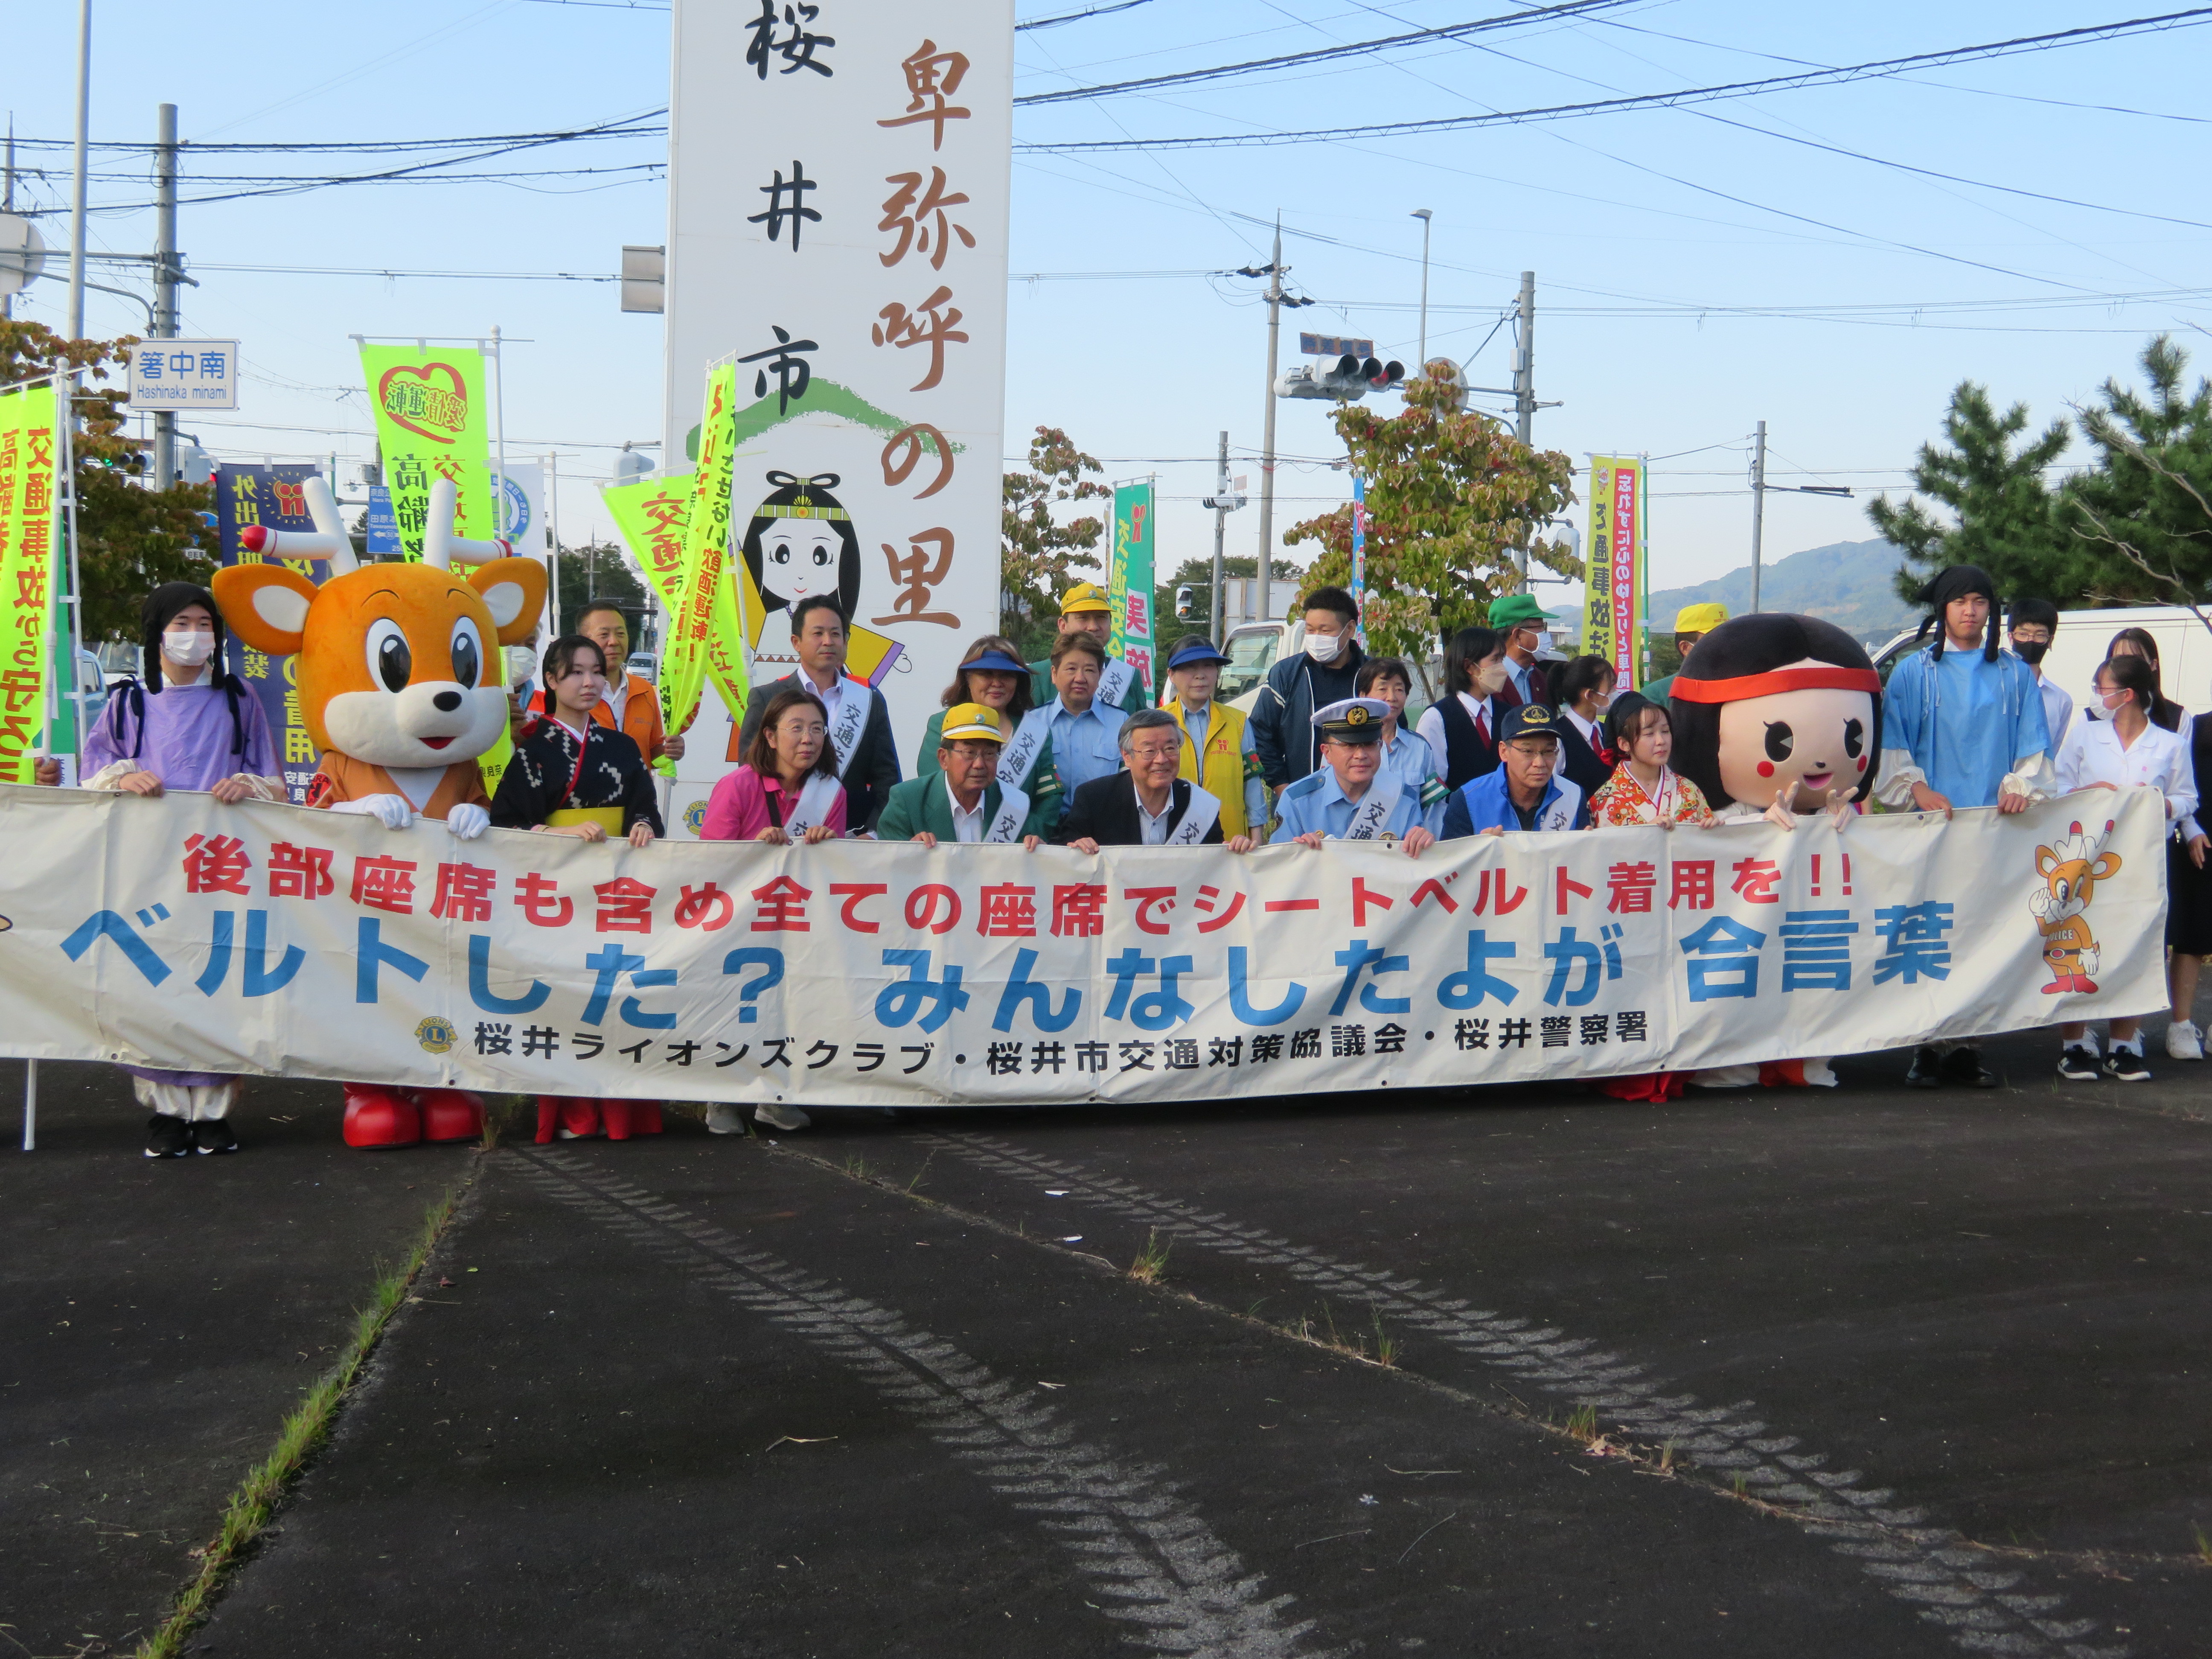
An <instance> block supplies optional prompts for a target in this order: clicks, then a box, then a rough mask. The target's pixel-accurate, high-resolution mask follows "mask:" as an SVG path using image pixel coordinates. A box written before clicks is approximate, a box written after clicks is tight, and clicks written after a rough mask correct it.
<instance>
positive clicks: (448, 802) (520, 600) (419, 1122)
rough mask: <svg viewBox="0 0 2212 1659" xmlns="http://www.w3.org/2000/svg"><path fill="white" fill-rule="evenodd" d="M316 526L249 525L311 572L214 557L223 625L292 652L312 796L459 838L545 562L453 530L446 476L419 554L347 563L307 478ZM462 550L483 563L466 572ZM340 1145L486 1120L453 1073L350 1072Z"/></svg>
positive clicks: (486, 818) (350, 557) (248, 537)
mask: <svg viewBox="0 0 2212 1659" xmlns="http://www.w3.org/2000/svg"><path fill="white" fill-rule="evenodd" d="M454 495H455V491H454V488H453V483H452V481H451V480H449V479H441V480H439V481H438V482H437V483H434V484H432V485H431V486H430V501H429V518H428V524H427V525H426V526H425V532H424V535H423V538H422V562H421V563H419V564H374V565H369V566H367V567H365V568H364V567H359V566H357V565H356V562H355V559H354V554H353V545H352V543H351V541H350V540H349V538H347V536H346V534H345V531H344V526H343V522H342V521H341V520H340V519H339V518H338V513H337V503H336V502H335V501H332V500H331V494H330V489H329V486H328V485H326V484H325V483H323V481H322V480H321V479H319V478H310V479H309V480H308V481H307V503H308V508H309V511H310V512H311V513H313V517H314V520H315V532H314V533H313V534H312V535H309V534H298V533H291V532H281V533H280V532H272V531H270V530H269V529H267V528H266V526H249V527H248V528H247V530H246V532H245V534H244V535H243V536H242V537H241V538H240V540H241V541H242V542H243V543H244V544H245V545H246V550H248V551H249V552H253V553H258V554H260V555H261V556H263V557H264V559H327V560H329V561H330V568H331V577H330V580H328V581H326V582H325V583H324V584H323V585H322V586H320V587H318V586H315V584H314V583H313V582H312V581H310V580H307V577H305V576H303V575H301V574H299V573H298V572H297V571H295V570H293V569H290V568H287V567H286V566H284V565H282V564H274V563H263V564H240V565H233V566H231V567H229V568H226V569H223V570H219V571H217V572H216V577H215V582H214V588H215V597H216V603H217V604H219V605H221V606H222V615H223V620H224V621H225V622H227V623H229V625H230V629H231V631H232V632H233V633H234V634H236V635H238V637H239V638H240V640H242V641H245V642H246V644H247V645H248V646H250V647H252V648H253V649H254V650H256V651H263V652H266V653H269V654H270V656H283V655H288V654H292V653H296V654H297V655H298V657H299V659H300V661H299V676H298V678H299V686H300V713H301V720H302V721H303V722H304V723H305V725H306V726H307V735H308V737H309V738H313V741H314V743H315V745H316V747H318V748H319V749H320V750H322V751H323V759H322V764H321V766H320V767H319V769H317V771H316V773H315V777H314V781H313V782H312V783H311V784H310V785H309V786H308V787H307V805H310V806H319V807H324V808H326V809H328V810H329V811H333V812H349V813H358V814H361V815H363V816H366V817H374V818H375V819H376V820H377V821H378V822H379V823H382V824H383V825H384V827H385V828H386V829H405V828H407V827H408V826H409V825H410V824H411V823H413V822H414V821H415V820H416V818H417V817H425V818H438V819H441V820H443V822H444V823H445V825H446V828H447V829H448V830H450V831H451V832H452V833H453V835H454V836H456V837H458V838H459V839H460V840H462V841H473V840H475V839H476V838H477V836H481V835H482V834H483V832H484V830H485V829H486V827H487V826H489V823H490V822H491V815H490V811H489V799H487V797H486V796H485V794H484V787H483V774H482V773H481V772H480V771H479V770H478V769H477V757H479V756H481V755H483V753H485V752H486V751H487V750H490V749H491V748H493V747H494V746H495V744H497V743H498V742H499V740H500V738H502V737H504V736H506V735H507V691H506V690H505V688H504V687H502V686H501V684H500V661H501V659H500V657H499V654H498V653H499V648H500V647H501V646H509V645H520V644H522V643H524V642H525V641H527V640H528V639H529V638H530V635H531V633H532V630H533V629H535V628H536V627H537V625H538V611H539V610H540V609H541V608H542V607H543V606H544V603H545V567H544V565H543V564H541V563H539V562H538V561H537V560H535V559H522V558H510V557H508V556H507V544H506V543H504V542H467V541H463V540H461V539H460V538H458V537H456V536H454V535H453V509H454ZM457 561H466V562H471V563H474V564H475V565H476V567H477V568H476V569H475V570H474V571H473V572H472V573H471V574H469V575H468V576H467V577H466V578H465V579H464V578H463V577H461V576H459V575H456V574H454V573H453V564H454V563H455V562H457ZM345 1102H346V1109H345V1140H346V1145H348V1146H410V1145H412V1144H413V1143H414V1142H416V1141H418V1140H466V1139H472V1138H473V1137H475V1136H477V1135H478V1134H480V1133H483V1100H482V1098H481V1097H478V1096H477V1095H474V1094H471V1093H470V1092H469V1091H466V1090H462V1089H413V1088H399V1087H395V1086H387V1085H381V1084H372V1083H349V1084H347V1085H345Z"/></svg>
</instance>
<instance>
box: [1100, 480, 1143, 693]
mask: <svg viewBox="0 0 2212 1659" xmlns="http://www.w3.org/2000/svg"><path fill="white" fill-rule="evenodd" d="M1106 599H1107V603H1108V604H1109V605H1112V606H1113V607H1114V632H1113V635H1112V637H1111V638H1110V639H1109V641H1108V642H1107V647H1106V648H1107V649H1108V650H1109V651H1110V652H1112V653H1114V655H1115V656H1117V657H1119V658H1120V659H1121V660H1122V661H1123V662H1126V663H1127V664H1128V665H1129V666H1130V667H1131V668H1132V669H1133V670H1134V671H1136V675H1137V684H1139V685H1141V686H1143V687H1144V688H1145V699H1146V702H1151V701H1152V691H1153V680H1154V678H1155V676H1154V674H1153V672H1152V644H1153V641H1152V485H1151V484H1150V483H1138V484H1116V485H1115V486H1114V562H1113V565H1112V567H1111V568H1110V570H1109V574H1108V576H1107V579H1106Z"/></svg>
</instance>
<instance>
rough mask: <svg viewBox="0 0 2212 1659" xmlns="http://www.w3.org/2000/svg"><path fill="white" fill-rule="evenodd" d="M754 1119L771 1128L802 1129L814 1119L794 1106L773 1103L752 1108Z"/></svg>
mask: <svg viewBox="0 0 2212 1659" xmlns="http://www.w3.org/2000/svg"><path fill="white" fill-rule="evenodd" d="M753 1117H754V1119H755V1120H756V1121H758V1122H762V1123H765V1124H767V1125H768V1127H769V1128H771V1129H804V1128H805V1127H806V1126H807V1125H808V1124H810V1123H811V1122H813V1121H814V1120H813V1119H812V1118H811V1117H809V1116H807V1115H806V1114H805V1113H804V1112H802V1111H800V1110H799V1108H798V1107H796V1106H781V1105H777V1104H775V1103H766V1104H763V1105H759V1106H756V1107H754V1108H753Z"/></svg>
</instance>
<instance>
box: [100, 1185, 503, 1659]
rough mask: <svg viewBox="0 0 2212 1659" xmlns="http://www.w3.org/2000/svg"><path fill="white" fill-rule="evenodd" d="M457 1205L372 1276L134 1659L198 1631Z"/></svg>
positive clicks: (447, 1206) (433, 1213)
mask: <svg viewBox="0 0 2212 1659" xmlns="http://www.w3.org/2000/svg"><path fill="white" fill-rule="evenodd" d="M459 1202H460V1191H459V1188H454V1189H453V1190H452V1191H449V1192H448V1193H447V1194H446V1195H445V1197H444V1198H442V1199H441V1200H439V1201H438V1202H437V1203H435V1204H434V1205H432V1206H430V1211H429V1213H428V1215H426V1216H424V1217H423V1218H422V1229H421V1231H419V1232H417V1233H416V1237H415V1243H414V1246H413V1248H412V1249H410V1250H409V1251H408V1253H407V1260H406V1261H404V1263H402V1264H401V1265H400V1266H399V1267H397V1268H395V1269H394V1270H392V1271H391V1272H389V1273H384V1274H382V1275H380V1277H379V1278H378V1279H377V1281H376V1285H375V1287H374V1289H373V1290H371V1291H370V1292H369V1297H368V1305H367V1306H366V1307H363V1308H360V1309H357V1310H356V1311H355V1314H354V1328H353V1333H352V1334H351V1336H349V1338H348V1339H347V1340H346V1341H345V1342H344V1343H343V1346H342V1348H341V1352H340V1353H339V1355H338V1358H337V1363H336V1364H333V1365H332V1366H331V1368H330V1370H327V1371H325V1372H324V1373H323V1374H322V1376H319V1377H318V1378H316V1380H315V1381H314V1383H313V1384H311V1385H310V1386H309V1388H308V1389H307V1393H306V1395H303V1396H302V1397H301V1401H300V1403H299V1404H298V1405H297V1406H295V1407H293V1409H292V1411H291V1413H289V1415H288V1416H287V1417H286V1418H285V1419H284V1422H283V1426H282V1427H281V1428H280V1429H279V1430H278V1431H277V1432H276V1445H275V1447H274V1448H272V1449H270V1453H269V1455H268V1456H266V1457H264V1458H263V1459H262V1460H261V1462H258V1463H257V1464H255V1465H254V1466H253V1468H251V1469H248V1470H247V1471H246V1478H245V1479H244V1480H241V1481H240V1482H239V1485H238V1490H237V1491H235V1492H233V1493H232V1494H231V1495H230V1502H229V1503H228V1504H227V1505H226V1506H225V1507H224V1509H223V1512H222V1523H221V1525H220V1527H219V1528H218V1529H217V1531H216V1535H215V1538H214V1540H213V1541H211V1542H210V1543H209V1544H207V1545H206V1546H205V1547H204V1548H202V1549H200V1550H198V1551H196V1552H195V1553H197V1555H198V1556H199V1558H200V1570H199V1572H198V1573H197V1576H196V1577H194V1578H193V1579H192V1581H191V1583H188V1584H186V1585H185V1588H184V1589H183V1590H181V1591H180V1592H179V1594H178V1596H177V1601H176V1606H175V1607H173V1609H171V1611H170V1613H169V1616H168V1618H167V1619H166V1620H163V1621H162V1624H161V1628H160V1629H159V1630H157V1631H155V1632H154V1633H153V1634H152V1635H151V1636H149V1637H148V1638H146V1640H145V1641H144V1642H143V1643H141V1644H139V1647H138V1650H137V1654H136V1655H135V1656H134V1659H173V1656H175V1655H177V1654H179V1653H181V1652H183V1651H184V1648H185V1640H186V1638H189V1637H190V1636H191V1633H192V1632H194V1631H195V1630H197V1628H198V1627H199V1626H200V1623H201V1621H202V1620H204V1619H205V1618H206V1617H207V1615H208V1610H209V1608H210V1606H211V1605H212V1604H213V1602H214V1601H215V1598H216V1596H217V1595H221V1594H222V1589H223V1587H224V1585H225V1584H227V1583H228V1582H229V1580H230V1577H231V1575H232V1574H233V1573H234V1572H236V1571H238V1569H239V1567H240V1565H242V1564H243V1563H244V1561H245V1559H246V1556H247V1554H248V1553H251V1552H252V1548H253V1545H254V1541H256V1540H257V1539H258V1538H259V1537H260V1535H261V1534H262V1533H263V1531H264V1530H265V1529H266V1528H267V1527H268V1525H269V1522H270V1519H271V1517H272V1516H275V1514H276V1509H277V1506H278V1505H279V1504H282V1503H283V1499H284V1495H285V1493H286V1492H288V1491H289V1489H290V1487H291V1485H292V1483H293V1482H294V1481H295V1480H297V1479H298V1478H299V1476H300V1472H301V1469H303V1468H305V1467H306V1466H307V1460H308V1459H309V1458H310V1457H312V1456H313V1455H314V1454H315V1451H316V1449H318V1448H319V1447H320V1446H321V1445H322V1443H323V1442H324V1441H325V1439H326V1438H328V1437H329V1435H330V1431H331V1423H332V1422H333V1421H334V1420H335V1419H337V1413H338V1408H339V1407H341V1406H342V1405H343V1403H344V1401H345V1396H346V1394H347V1391H348V1390H349V1389H351V1388H352V1386H353V1384H354V1381H355V1379H356V1377H358V1376H360V1375H361V1369H362V1366H363V1365H365V1364H368V1357H369V1355H370V1354H371V1353H372V1352H374V1351H375V1348H376V1345H377V1342H378V1340H379V1339H380V1338H381V1337H382V1336H383V1334H384V1329H385V1327H386V1326H387V1325H389V1324H390V1323H391V1322H392V1315H393V1314H395V1313H397V1312H398V1310H399V1309H400V1306H401V1304H404V1302H405V1301H406V1300H407V1290H408V1286H409V1285H412V1284H413V1283H414V1282H415V1276H416V1274H417V1273H420V1272H421V1271H422V1264H423V1262H424V1261H428V1259H429V1255H430V1251H431V1249H433V1248H434V1247H435V1245H436V1243H437V1242H438V1238H439V1235H440V1234H441V1233H443V1232H444V1231H445V1230H446V1224H447V1222H449V1221H450V1220H452V1219H453V1210H454V1208H455V1206H457V1205H458V1204H459Z"/></svg>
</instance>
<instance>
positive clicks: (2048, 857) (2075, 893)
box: [2027, 820, 2120, 997]
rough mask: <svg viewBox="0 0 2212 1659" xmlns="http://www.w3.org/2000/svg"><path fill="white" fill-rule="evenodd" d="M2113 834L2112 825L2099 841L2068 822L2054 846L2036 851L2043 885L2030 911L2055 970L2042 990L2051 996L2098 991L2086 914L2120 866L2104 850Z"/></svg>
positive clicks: (2030, 901) (2094, 948) (2030, 902)
mask: <svg viewBox="0 0 2212 1659" xmlns="http://www.w3.org/2000/svg"><path fill="white" fill-rule="evenodd" d="M2111 834H2112V823H2111V822H2110V821H2109V820H2108V821H2107V822H2106V824H2105V828H2104V830H2103V833H2102V834H2100V835H2097V836H2087V835H2084V834H2083V833H2082V830H2081V825H2080V824H2078V823H2069V824H2068V825H2067V826H2066V833H2065V834H2064V835H2063V836H2057V837H2056V838H2055V839H2054V840H2053V841H2052V842H2051V845H2050V846H2048V847H2039V848H2036V849H2035V873H2036V874H2037V875H2038V876H2039V877H2041V878H2043V884H2042V885H2041V886H2039V887H2037V888H2035V889H2034V890H2033V891H2031V892H2030V893H2029V894H2028V896H2027V908H2029V909H2030V910H2031V911H2033V913H2034V915H2035V925H2036V927H2037V928H2038V929H2039V930H2040V931H2041V933H2042V934H2043V960H2044V964H2045V966H2046V967H2048V968H2049V969H2051V983H2050V984H2048V985H2046V986H2045V987H2043V994H2044V995H2045V996H2047V997H2055V996H2058V995H2060V994H2063V993H2065V992H2068V991H2093V990H2095V989H2096V988H2097V981H2095V980H2093V979H2092V978H2091V977H2090V975H2093V974H2094V973H2096V972H2097V971H2098V965H2099V962H2098V954H2097V940H2096V936H2095V935H2094V934H2093V933H2090V931H2089V924H2088V922H2087V921H2085V920H2084V919H2083V917H2082V914H2081V913H2082V912H2083V911H2085V910H2087V908H2089V901H2090V899H2091V897H2092V896H2093V895H2094V894H2095V892H2096V890H2097V884H2098V883H2099V882H2100V881H2103V880H2104V879H2105V878H2106V877H2108V876H2111V875H2112V874H2113V873H2114V872H2117V871H2118V869H2119V867H2120V855H2119V854H2118V853H2107V852H2106V850H2105V839H2106V836H2110V835H2111Z"/></svg>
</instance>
